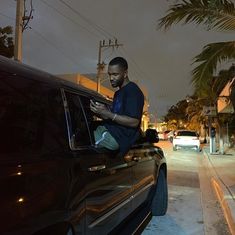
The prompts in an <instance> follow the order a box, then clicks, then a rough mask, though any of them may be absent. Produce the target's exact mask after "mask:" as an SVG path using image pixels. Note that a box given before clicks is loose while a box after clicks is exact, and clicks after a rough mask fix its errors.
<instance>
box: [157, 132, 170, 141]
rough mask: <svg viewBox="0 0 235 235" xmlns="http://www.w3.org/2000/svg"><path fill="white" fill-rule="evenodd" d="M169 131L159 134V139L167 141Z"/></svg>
mask: <svg viewBox="0 0 235 235" xmlns="http://www.w3.org/2000/svg"><path fill="white" fill-rule="evenodd" d="M168 132H169V131H162V132H158V137H159V139H160V140H167V134H168Z"/></svg>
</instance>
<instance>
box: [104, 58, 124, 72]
mask: <svg viewBox="0 0 235 235" xmlns="http://www.w3.org/2000/svg"><path fill="white" fill-rule="evenodd" d="M109 65H119V66H120V67H121V68H123V69H124V70H127V69H128V63H127V61H126V60H125V59H124V58H123V57H115V58H113V59H112V60H111V61H110V62H109Z"/></svg>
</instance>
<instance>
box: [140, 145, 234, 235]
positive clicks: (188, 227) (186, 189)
mask: <svg viewBox="0 0 235 235" xmlns="http://www.w3.org/2000/svg"><path fill="white" fill-rule="evenodd" d="M158 145H159V146H160V147H162V148H163V150H164V152H165V155H166V159H167V164H168V191H169V192H168V193H169V202H168V211H167V214H166V215H165V216H160V217H156V216H154V217H153V218H152V219H151V221H150V223H149V224H148V225H147V227H146V228H145V230H144V231H143V233H142V235H153V234H154V235H156V234H161V235H203V234H205V235H227V234H230V233H229V232H228V231H229V230H228V227H227V224H226V222H225V219H224V217H223V213H222V210H221V208H220V205H219V202H218V201H217V200H216V197H215V194H214V192H213V189H212V187H211V184H210V175H209V174H208V171H207V168H206V167H205V164H204V156H203V153H197V152H196V151H195V150H187V149H181V150H177V151H173V150H172V145H171V143H170V142H169V141H161V142H159V143H158Z"/></svg>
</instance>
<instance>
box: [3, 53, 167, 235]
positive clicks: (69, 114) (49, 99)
mask: <svg viewBox="0 0 235 235" xmlns="http://www.w3.org/2000/svg"><path fill="white" fill-rule="evenodd" d="M90 99H95V100H97V101H99V102H102V103H104V104H106V105H107V106H110V105H111V101H109V100H107V99H106V98H104V97H103V96H101V95H99V94H98V93H96V92H94V91H91V90H89V89H85V88H83V87H82V86H78V85H76V84H73V83H71V82H68V81H64V80H62V79H59V78H57V77H55V76H52V75H50V74H48V73H45V72H42V71H39V70H37V69H34V68H31V67H29V66H26V65H23V64H20V63H18V62H15V61H12V60H9V59H7V58H5V57H1V56H0V107H1V108H0V136H1V141H0V188H1V193H0V201H1V215H0V233H1V234H7V235H10V234H11V235H13V234H14V235H21V234H22V235H27V234H34V235H39V234H40V235H45V234H51V235H52V234H53V235H54V234H55V235H56V234H62V235H72V234H96V235H97V234H115V233H117V234H125V231H128V229H129V232H126V233H129V234H130V233H132V232H133V231H135V230H132V232H130V229H131V226H132V225H133V221H135V222H136V223H135V225H139V224H140V223H141V222H142V221H143V220H144V219H146V218H147V217H148V218H149V215H151V214H152V215H164V214H165V213H166V210H167V177H166V175H167V167H166V162H165V158H164V154H163V151H162V150H161V149H160V148H159V147H157V146H156V145H155V143H154V142H157V138H156V136H155V135H156V133H155V131H154V130H148V131H147V132H146V133H145V135H143V136H142V137H141V138H139V140H138V141H137V142H136V143H135V144H134V145H133V146H132V148H131V149H130V151H129V152H128V153H127V154H126V155H125V156H120V154H119V153H118V152H112V151H108V150H106V149H104V148H97V147H96V146H95V144H94V136H93V130H94V129H95V128H96V127H97V125H99V124H100V122H101V121H102V120H99V119H97V117H95V116H94V114H93V113H92V112H91V111H90V108H89V104H90ZM137 215H138V216H137ZM133 228H134V226H133Z"/></svg>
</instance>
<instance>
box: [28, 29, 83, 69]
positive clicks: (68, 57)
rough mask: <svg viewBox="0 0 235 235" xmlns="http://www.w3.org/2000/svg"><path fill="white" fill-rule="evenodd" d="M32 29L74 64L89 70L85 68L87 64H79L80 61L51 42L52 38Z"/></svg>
mask: <svg viewBox="0 0 235 235" xmlns="http://www.w3.org/2000/svg"><path fill="white" fill-rule="evenodd" d="M31 30H32V31H33V32H34V33H35V34H36V35H38V36H39V37H40V38H42V39H43V40H44V41H46V42H47V43H48V44H49V45H50V46H51V47H53V48H54V49H56V50H57V51H58V52H60V53H61V54H62V55H63V56H65V57H66V58H67V59H69V60H70V62H72V63H73V64H74V65H76V66H77V65H79V66H81V67H82V68H83V69H85V70H87V69H86V68H85V66H83V65H81V64H79V63H77V62H76V61H75V60H74V59H73V58H72V57H70V56H68V55H67V54H66V53H64V52H63V51H62V50H60V49H59V48H58V47H57V46H56V45H55V43H54V42H51V41H50V40H48V39H47V38H46V37H44V36H43V35H42V34H41V33H39V32H38V31H37V30H35V29H32V28H31Z"/></svg>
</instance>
